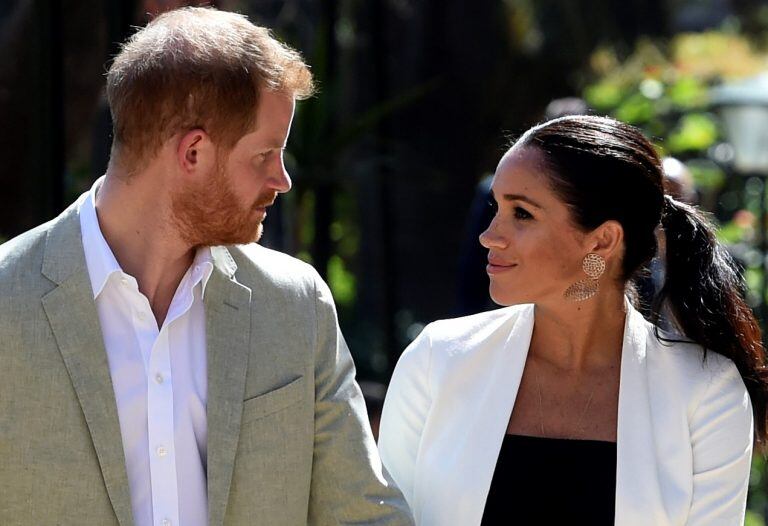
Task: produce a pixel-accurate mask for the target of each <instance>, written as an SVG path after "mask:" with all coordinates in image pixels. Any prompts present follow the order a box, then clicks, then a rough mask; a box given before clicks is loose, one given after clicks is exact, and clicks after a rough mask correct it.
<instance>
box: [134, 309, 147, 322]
mask: <svg viewBox="0 0 768 526" xmlns="http://www.w3.org/2000/svg"><path fill="white" fill-rule="evenodd" d="M136 317H137V318H139V320H141V321H144V320H145V319H146V318H147V315H146V314H144V312H143V311H139V313H138V314H137V315H136Z"/></svg>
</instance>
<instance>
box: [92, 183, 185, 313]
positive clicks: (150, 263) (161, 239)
mask: <svg viewBox="0 0 768 526" xmlns="http://www.w3.org/2000/svg"><path fill="white" fill-rule="evenodd" d="M149 176H151V174H141V173H136V174H133V175H130V176H129V177H130V178H131V179H130V182H128V181H127V180H125V179H121V178H119V177H117V176H115V175H114V174H110V173H109V172H108V173H107V176H106V177H105V179H104V182H103V184H102V185H101V187H100V188H99V190H98V193H97V195H96V199H95V202H94V205H95V207H96V216H97V218H98V221H99V227H100V229H101V232H102V234H103V235H104V239H105V240H106V242H107V244H108V245H109V248H110V249H111V250H112V253H113V254H114V256H115V259H116V260H117V262H118V263H119V264H120V267H121V268H122V269H123V271H124V272H125V273H127V274H129V275H131V276H133V277H134V278H136V281H137V282H138V285H139V291H140V292H141V293H142V294H144V296H146V298H147V300H149V304H150V306H151V308H152V312H153V314H154V316H155V319H156V320H157V324H158V327H161V326H162V323H163V321H164V320H165V317H166V315H167V313H168V309H169V307H170V305H171V301H172V300H173V296H174V294H175V292H176V289H177V288H178V286H179V283H180V282H181V280H182V278H183V277H184V274H185V273H186V271H187V269H188V268H189V267H190V265H191V264H192V261H193V260H194V257H195V249H194V247H191V246H189V245H188V244H187V243H185V242H184V241H183V240H182V239H181V237H180V236H179V235H178V233H177V232H176V231H175V230H174V227H173V223H172V222H171V221H170V220H169V218H170V199H169V198H168V196H167V195H166V192H164V190H163V188H162V187H158V185H154V187H153V188H149V186H151V185H147V184H146V180H147V179H146V178H147V177H149ZM139 178H142V179H139Z"/></svg>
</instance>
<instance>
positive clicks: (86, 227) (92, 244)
mask: <svg viewBox="0 0 768 526" xmlns="http://www.w3.org/2000/svg"><path fill="white" fill-rule="evenodd" d="M103 179H104V178H103V177H100V178H99V179H98V180H97V181H96V182H95V183H94V184H93V186H92V187H91V189H90V191H89V192H87V194H86V196H85V199H83V200H82V202H81V203H80V205H79V214H80V230H81V232H82V239H83V250H84V252H85V263H86V266H87V267H88V277H89V278H90V280H91V288H92V290H93V298H94V299H96V298H97V297H98V296H99V294H101V292H102V291H103V290H104V286H105V285H106V284H107V281H108V280H109V278H110V276H112V274H115V273H119V274H122V273H123V269H122V268H120V264H119V263H118V262H117V259H115V255H114V254H113V253H112V249H110V248H109V245H108V244H107V240H106V239H104V235H103V234H102V233H101V227H100V226H99V219H98V216H97V214H96V205H95V203H96V192H97V191H98V189H99V187H100V186H101V183H102V181H103ZM212 272H213V256H212V255H211V249H210V248H209V247H200V248H198V249H197V252H196V253H195V259H194V261H193V262H192V266H191V267H190V269H189V276H190V278H191V279H192V284H191V285H192V287H194V286H195V285H197V283H202V285H201V286H202V297H203V298H204V297H205V288H206V286H207V285H208V280H209V279H210V277H211V273H212Z"/></svg>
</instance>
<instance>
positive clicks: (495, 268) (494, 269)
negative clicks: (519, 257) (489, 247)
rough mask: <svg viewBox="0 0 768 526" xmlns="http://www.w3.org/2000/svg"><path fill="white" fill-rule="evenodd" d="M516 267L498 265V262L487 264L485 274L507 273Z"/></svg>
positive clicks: (503, 264)
mask: <svg viewBox="0 0 768 526" xmlns="http://www.w3.org/2000/svg"><path fill="white" fill-rule="evenodd" d="M516 266H517V264H516V263H514V264H512V263H499V262H496V261H494V262H490V261H489V262H488V265H487V266H486V267H485V270H486V272H488V274H501V273H502V272H507V271H509V270H512V269H513V268H515V267H516Z"/></svg>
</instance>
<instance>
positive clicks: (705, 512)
mask: <svg viewBox="0 0 768 526" xmlns="http://www.w3.org/2000/svg"><path fill="white" fill-rule="evenodd" d="M491 190H492V193H493V197H494V201H495V203H496V205H497V209H496V214H495V216H494V217H493V220H492V221H491V223H490V226H488V228H487V230H486V231H485V232H484V233H483V234H482V235H481V236H480V242H481V244H482V245H483V246H484V247H485V248H486V249H487V250H488V266H487V271H488V274H489V277H490V294H491V297H492V298H493V300H494V301H495V302H496V303H498V304H500V305H504V306H508V307H507V308H503V309H499V310H495V311H490V312H485V313H481V314H476V315H473V316H467V317H464V318H457V319H453V320H444V321H438V322H435V323H432V324H430V325H428V326H427V327H426V328H425V329H424V331H423V332H422V333H421V335H420V336H419V337H418V338H417V339H416V340H415V341H414V342H413V343H412V344H411V345H410V346H409V347H408V348H407V349H406V351H405V352H404V353H403V355H402V357H401V358H400V360H399V362H398V364H397V366H396V369H395V372H394V375H393V377H392V381H391V383H390V385H389V390H388V392H387V398H386V401H385V404H384V411H383V414H382V420H381V430H380V437H379V450H380V452H381V456H382V461H383V462H384V466H385V468H386V469H387V470H389V472H390V473H391V475H392V476H393V478H394V479H395V481H396V482H397V484H398V485H399V487H400V488H401V489H402V491H403V493H404V495H405V498H406V500H407V501H408V502H409V504H410V505H411V508H412V509H413V512H414V516H415V519H416V523H417V524H419V525H424V526H477V525H480V524H482V525H486V526H490V525H501V524H512V523H516V524H590V525H614V524H615V525H619V526H630V525H638V526H639V525H648V524H653V525H657V526H663V525H669V526H672V525H674V526H682V525H685V524H690V525H696V526H702V525H715V524H718V525H724V524H728V525H736V524H742V523H743V520H744V512H745V505H746V499H747V489H748V483H749V471H750V463H751V457H752V445H753V438H755V437H756V438H757V440H758V441H759V442H761V443H762V442H763V441H764V439H765V434H766V392H767V391H768V384H767V381H768V380H767V378H766V369H765V365H766V363H765V353H764V349H763V346H762V341H761V334H760V328H759V326H758V324H757V321H756V320H755V318H754V315H753V313H752V311H751V310H750V309H749V307H748V306H747V305H746V304H745V302H744V300H743V298H742V291H743V283H742V281H741V279H740V276H739V274H738V273H737V272H736V270H735V269H734V266H733V263H732V261H731V259H730V258H729V256H728V254H727V252H726V251H725V249H724V248H723V247H722V246H721V245H720V244H719V243H718V242H717V240H716V238H715V234H714V231H713V227H712V226H711V225H710V224H709V223H708V222H707V220H706V219H705V217H704V216H703V215H702V213H701V212H699V210H697V209H696V208H695V207H693V206H691V205H688V204H686V203H683V202H682V201H680V200H678V199H676V198H675V197H673V196H672V195H670V194H668V193H666V192H665V189H664V185H663V168H662V163H661V160H660V159H659V158H658V156H657V153H656V151H655V149H654V147H653V145H652V144H651V143H650V142H649V141H648V140H647V139H646V138H645V137H644V136H643V134H642V133H641V132H640V131H639V130H637V129H636V128H633V127H631V126H629V125H627V124H624V123H621V122H619V121H615V120H612V119H608V118H601V117H592V116H572V117H564V118H561V119H556V120H553V121H549V122H546V123H544V124H541V125H539V126H535V127H534V128H532V129H530V130H529V131H528V132H526V133H525V134H524V135H523V136H522V137H521V138H520V139H519V140H518V141H517V142H516V143H515V144H514V145H513V146H512V148H510V149H509V151H507V153H506V154H505V155H504V156H503V157H502V159H501V161H500V163H499V166H498V168H497V170H496V174H495V176H494V179H493V183H492V185H491ZM659 224H661V225H662V226H663V227H664V230H665V231H666V233H667V269H666V278H665V285H664V287H663V288H662V290H661V292H660V294H661V295H662V296H663V298H662V300H663V301H662V304H666V305H668V306H669V308H670V312H672V313H673V315H674V319H675V322H676V324H677V325H678V326H679V327H680V328H681V330H682V333H683V334H684V336H683V337H674V336H672V335H670V334H668V333H665V332H663V331H661V330H660V329H659V328H658V327H656V326H654V325H653V324H651V323H650V322H648V321H646V319H645V318H643V316H642V315H641V314H640V313H639V312H638V311H637V310H636V308H635V306H634V305H633V304H632V302H631V301H630V298H629V297H628V296H627V290H628V284H629V282H630V279H631V278H632V276H633V275H634V274H635V273H636V272H637V271H638V270H639V269H640V268H641V267H642V266H643V264H645V263H646V262H647V261H648V260H649V259H650V258H651V257H652V256H653V255H654V253H655V251H656V236H655V231H656V227H657V225H659ZM753 429H754V435H753Z"/></svg>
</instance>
